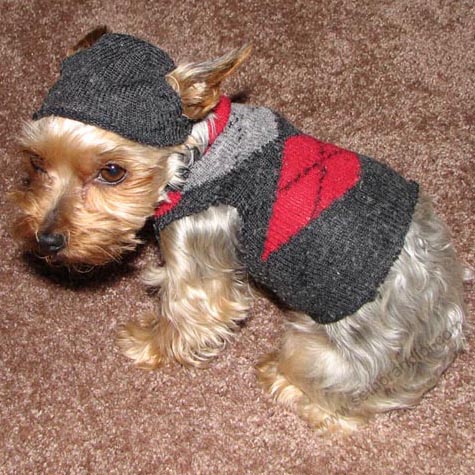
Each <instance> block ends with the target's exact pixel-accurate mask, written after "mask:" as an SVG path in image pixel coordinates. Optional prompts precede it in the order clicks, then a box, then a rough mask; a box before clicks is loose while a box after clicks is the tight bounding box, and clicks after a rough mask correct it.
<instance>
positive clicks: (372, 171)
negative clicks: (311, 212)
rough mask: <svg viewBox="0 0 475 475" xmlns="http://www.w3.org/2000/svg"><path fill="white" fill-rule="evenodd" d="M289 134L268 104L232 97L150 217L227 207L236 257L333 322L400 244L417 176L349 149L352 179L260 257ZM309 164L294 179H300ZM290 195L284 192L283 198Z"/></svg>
mask: <svg viewBox="0 0 475 475" xmlns="http://www.w3.org/2000/svg"><path fill="white" fill-rule="evenodd" d="M292 137H304V136H303V135H302V134H301V133H300V132H299V131H298V130H297V129H296V128H294V127H293V126H292V125H291V124H290V123H288V122H287V121H286V120H285V119H283V118H282V117H280V116H278V115H276V114H275V113H273V112H272V111H270V110H269V109H265V108H254V107H248V106H242V105H237V104H233V106H232V113H231V116H230V119H229V121H228V124H227V126H226V128H225V129H224V131H223V132H222V133H221V134H220V135H219V136H218V138H217V139H216V141H215V142H214V143H213V144H212V146H211V147H210V149H209V151H208V152H207V153H206V154H205V155H204V156H203V157H202V158H201V159H200V160H199V161H198V162H196V163H195V164H194V165H193V167H192V168H191V170H190V172H189V175H188V177H187V182H186V183H185V185H184V187H183V190H182V191H181V193H180V195H179V199H175V201H176V204H175V205H174V206H170V205H169V204H165V205H163V206H164V209H166V211H165V212H162V210H161V208H160V207H159V208H158V209H157V213H156V217H155V223H154V225H155V229H156V231H157V234H158V233H159V232H160V231H161V230H162V229H164V228H165V227H166V226H167V225H168V224H170V223H171V222H173V221H174V220H177V219H180V218H182V217H184V216H189V215H192V214H195V213H198V212H200V211H203V210H205V209H207V208H209V207H210V206H213V205H218V204H225V205H230V206H233V207H235V208H236V209H237V210H238V213H239V215H240V218H241V220H242V225H241V232H240V244H241V259H242V262H243V263H244V264H245V265H246V267H247V270H248V272H249V273H250V275H251V276H252V277H253V278H254V279H255V280H256V281H257V282H258V283H260V284H263V285H264V286H266V287H267V288H268V289H269V290H271V291H272V292H274V293H275V295H276V296H277V297H278V299H280V300H281V302H283V303H284V304H286V305H287V306H288V307H290V308H292V309H294V310H299V311H302V312H305V313H307V314H308V315H310V316H311V317H312V318H313V319H315V320H316V321H317V322H319V323H332V322H335V321H338V320H340V319H341V318H343V317H345V316H347V315H350V314H352V313H354V312H355V311H356V310H358V309H359V308H360V307H361V306H362V305H364V304H365V303H367V302H371V301H373V300H374V299H375V298H376V296H377V291H378V288H379V286H380V285H381V284H382V283H383V281H384V279H385V278H386V276H387V274H388V272H389V270H390V268H391V266H392V265H393V263H394V261H395V259H397V257H398V256H399V254H400V252H401V249H402V246H403V244H404V239H405V236H406V233H407V230H408V228H409V225H410V223H411V219H412V214H413V210H414V207H415V204H416V202H417V198H418V185H417V184H416V183H414V182H409V181H406V180H405V179H404V178H402V177H401V176H400V175H398V174H397V173H396V172H394V171H393V170H391V169H390V168H389V167H387V166H385V165H383V164H381V163H378V162H376V161H374V160H372V159H370V158H367V157H363V156H359V155H356V154H353V155H355V157H356V159H357V160H358V162H359V166H360V169H359V175H358V180H357V182H356V183H355V184H354V186H352V187H351V189H349V190H348V191H347V192H346V193H345V194H344V195H343V196H341V197H340V198H339V199H337V200H336V201H334V202H333V203H332V204H331V206H330V207H328V208H327V209H326V210H325V211H323V212H322V213H321V214H320V215H319V216H318V217H316V218H315V219H313V220H309V222H308V223H307V225H306V226H305V227H304V228H303V229H301V230H300V231H298V232H296V233H295V234H294V235H293V236H292V237H291V238H289V239H288V241H287V242H285V243H283V244H282V245H281V246H280V247H279V248H278V249H277V250H275V251H274V252H271V253H270V255H269V256H268V258H264V254H263V252H264V248H265V245H266V244H265V243H266V240H268V239H269V233H270V231H269V229H270V222H271V220H272V216H273V213H275V207H276V200H277V195H278V193H279V191H278V187H279V186H280V176H281V174H282V173H283V166H282V164H283V160H282V155H283V151H284V149H285V146H286V143H288V140H289V139H290V138H292ZM316 142H317V141H316ZM325 147H326V144H323V143H321V150H322V151H321V152H320V151H318V150H317V154H319V153H326V152H325V151H324V149H325ZM331 147H334V146H331ZM332 150H334V151H336V153H338V150H341V149H338V148H337V147H334V148H333V149H332ZM303 152H304V153H305V151H303ZM332 153H335V152H332ZM329 158H330V159H331V158H332V157H331V156H330V157H329ZM296 159H297V161H298V160H299V157H298V156H297V157H296ZM316 163H318V160H316ZM310 168H311V167H308V168H306V169H304V170H303V171H302V174H301V176H298V177H297V178H298V179H303V180H304V179H305V177H303V176H302V175H304V174H305V173H308V172H310V171H311V170H310ZM325 172H326V170H325V169H323V170H322V175H321V176H324V173H325ZM342 173H343V171H342ZM308 176H310V175H308ZM310 186H314V187H319V186H320V184H319V183H318V182H315V183H313V184H310ZM283 192H286V190H283ZM280 193H282V189H281V190H280ZM297 194H298V191H296V196H297ZM175 198H176V195H175ZM293 198H294V196H293V195H292V193H290V194H289V197H288V198H286V199H290V200H292V199H293ZM303 199H304V200H305V197H303ZM318 199H319V196H318V195H317V200H318ZM296 200H297V201H296V203H297V204H296V206H295V207H293V208H292V211H291V214H299V213H300V212H301V207H300V206H298V201H299V200H301V196H297V198H296ZM300 203H301V204H304V203H303V202H302V201H300ZM290 218H291V216H287V218H286V217H285V216H283V217H282V221H281V222H280V223H277V224H276V226H277V228H279V226H281V227H282V228H285V227H286V226H287V224H288V223H287V222H286V221H287V219H290ZM274 225H275V223H274ZM277 231H279V229H277Z"/></svg>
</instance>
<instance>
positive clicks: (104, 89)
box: [33, 34, 193, 147]
mask: <svg viewBox="0 0 475 475" xmlns="http://www.w3.org/2000/svg"><path fill="white" fill-rule="evenodd" d="M174 68H175V64H174V62H173V61H172V59H171V58H170V57H169V56H168V55H167V54H166V53H165V52H164V51H162V50H161V49H160V48H158V47H156V46H154V45H152V44H150V43H147V42H146V41H142V40H140V39H137V38H135V37H132V36H129V35H123V34H107V35H104V36H102V37H101V38H100V39H99V40H98V41H97V42H96V43H95V44H94V45H93V46H92V47H90V48H88V49H85V50H83V51H80V52H78V53H76V54H75V55H73V56H71V57H69V58H67V59H65V60H64V61H63V63H62V67H61V76H60V78H59V79H58V81H57V82H56V83H55V84H54V86H53V87H52V88H51V90H50V91H49V92H48V95H47V96H46V99H45V101H44V102H43V105H42V106H41V108H40V109H39V110H38V111H37V112H36V113H35V114H34V115H33V119H35V120H37V119H41V118H42V117H46V116H51V115H56V116H60V117H65V118H68V119H73V120H78V121H80V122H84V123H86V124H91V125H95V126H98V127H101V128H103V129H106V130H110V131H112V132H115V133H117V134H119V135H121V136H123V137H126V138H128V139H130V140H133V141H136V142H139V143H143V144H147V145H153V146H158V147H165V146H171V145H177V144H179V143H183V142H184V140H185V139H186V137H187V136H188V135H189V134H190V132H191V128H192V126H193V122H192V121H191V120H190V119H188V118H187V117H185V116H184V115H183V111H182V106H181V100H180V97H179V96H178V94H177V93H176V92H175V91H174V90H173V89H172V88H171V86H170V85H169V84H168V83H167V81H166V80H165V76H166V75H167V74H168V73H170V72H171V71H172V70H173V69H174Z"/></svg>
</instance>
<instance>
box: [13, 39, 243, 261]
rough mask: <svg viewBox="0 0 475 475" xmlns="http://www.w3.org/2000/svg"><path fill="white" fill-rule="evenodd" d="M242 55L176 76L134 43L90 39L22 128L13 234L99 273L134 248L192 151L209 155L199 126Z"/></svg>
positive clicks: (52, 256)
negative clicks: (23, 175) (21, 173)
mask: <svg viewBox="0 0 475 475" xmlns="http://www.w3.org/2000/svg"><path fill="white" fill-rule="evenodd" d="M248 54H249V48H241V49H238V50H235V51H232V52H231V53H229V54H227V55H225V56H223V57H221V58H219V59H217V60H214V61H208V62H203V63H191V64H183V65H179V66H178V67H175V65H174V64H173V62H172V60H171V59H170V58H169V57H168V55H167V54H166V53H164V52H163V51H162V50H160V49H159V48H157V47H155V46H152V45H150V44H149V43H146V42H143V41H141V40H138V39H137V38H133V37H130V36H127V35H113V34H108V33H106V32H105V31H99V32H97V31H96V32H94V33H92V34H89V35H88V36H87V37H86V38H85V39H84V40H82V41H81V42H80V43H79V44H78V47H77V48H76V49H75V50H74V51H73V54H72V56H70V57H69V58H67V59H66V60H65V61H64V62H63V66H62V70H61V76H60V79H59V80H58V82H57V83H56V84H55V85H54V86H53V88H52V89H51V90H50V91H49V93H48V95H47V97H46V99H45V101H44V103H43V105H42V106H41V108H40V109H39V111H37V112H36V113H35V115H34V120H32V121H29V122H27V123H26V124H25V126H24V128H23V132H22V134H21V137H20V144H21V147H22V149H23V152H24V155H25V157H26V159H25V163H26V169H27V174H28V178H27V179H26V180H25V183H24V186H22V187H21V188H20V189H18V190H17V191H16V192H14V194H13V196H14V200H15V201H16V203H17V204H18V205H19V207H20V209H21V213H22V214H21V216H20V217H19V218H18V220H17V221H16V222H15V224H14V233H15V235H16V236H17V237H18V238H20V239H21V240H22V241H23V242H24V243H25V245H26V247H27V248H28V249H30V250H32V251H33V252H35V253H37V254H39V255H41V256H45V257H46V258H47V259H48V260H52V261H60V262H64V263H66V264H93V265H96V264H103V263H106V262H108V261H111V260H115V259H118V258H119V256H121V255H122V254H123V253H124V252H125V251H128V250H131V249H133V248H135V246H136V245H137V243H138V239H137V232H138V231H139V230H140V229H141V228H142V227H143V226H144V224H145V221H146V220H147V218H148V217H149V216H151V215H152V214H153V212H154V210H155V208H156V206H157V204H158V203H159V202H160V201H163V200H164V199H166V189H167V185H169V186H170V185H171V186H174V185H178V184H179V183H180V180H181V172H182V171H183V168H186V166H187V164H188V162H189V158H188V155H189V151H190V148H198V149H200V150H203V148H204V147H205V146H206V136H205V135H206V134H203V132H202V131H203V130H204V129H203V127H201V132H200V133H194V131H196V130H197V129H199V127H197V124H200V123H203V120H204V119H205V118H206V117H207V116H208V114H209V112H210V111H211V110H212V109H213V108H214V107H215V106H216V104H217V102H218V101H219V98H220V94H221V93H220V85H221V82H222V81H223V80H224V79H225V78H226V77H227V76H228V75H229V74H230V73H231V72H232V71H233V70H234V69H235V68H236V67H237V66H238V65H239V64H240V63H241V62H242V61H243V60H244V59H245V58H246V57H247V55H248Z"/></svg>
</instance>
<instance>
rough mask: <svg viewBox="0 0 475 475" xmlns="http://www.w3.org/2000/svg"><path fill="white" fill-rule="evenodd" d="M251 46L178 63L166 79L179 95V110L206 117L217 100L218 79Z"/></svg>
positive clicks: (239, 62) (226, 72) (191, 115)
mask: <svg viewBox="0 0 475 475" xmlns="http://www.w3.org/2000/svg"><path fill="white" fill-rule="evenodd" d="M251 49H252V48H251V46H243V47H242V48H238V49H235V50H233V51H231V52H229V53H228V54H225V55H224V56H222V57H220V58H218V59H215V60H211V61H206V62H203V63H190V64H183V65H179V66H178V67H177V68H176V69H175V70H173V71H172V72H171V73H170V74H168V75H167V81H168V83H169V84H170V85H171V86H172V87H173V89H174V90H175V91H176V92H177V93H178V94H179V95H180V97H181V101H182V106H183V114H184V115H186V116H187V117H188V118H190V119H193V120H199V119H203V118H204V117H206V115H207V114H208V112H209V111H210V110H211V109H213V108H214V107H215V106H216V104H217V103H218V102H219V98H220V95H221V92H220V86H221V83H222V82H223V80H224V79H226V77H228V76H229V75H230V74H231V73H232V72H233V71H234V70H235V69H236V68H237V67H238V66H239V65H240V64H241V63H242V62H243V61H244V60H245V59H246V58H247V57H248V56H249V53H250V52H251Z"/></svg>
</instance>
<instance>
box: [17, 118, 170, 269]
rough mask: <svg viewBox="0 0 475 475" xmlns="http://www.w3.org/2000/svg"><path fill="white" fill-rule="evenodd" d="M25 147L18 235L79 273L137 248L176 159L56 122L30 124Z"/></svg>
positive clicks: (69, 123)
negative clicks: (79, 268)
mask: <svg viewBox="0 0 475 475" xmlns="http://www.w3.org/2000/svg"><path fill="white" fill-rule="evenodd" d="M21 144H22V147H23V149H24V154H25V158H26V160H25V161H26V168H27V173H28V178H27V179H26V180H25V184H24V186H23V188H22V189H20V190H18V191H16V192H15V193H14V199H15V201H16V203H17V204H18V205H19V207H20V208H21V211H22V214H21V216H20V217H19V218H18V220H17V221H16V223H15V224H14V231H15V234H16V236H17V237H19V238H21V239H22V240H23V241H24V242H25V244H26V247H27V248H29V249H30V250H32V251H33V252H35V253H37V254H39V255H41V256H45V257H46V258H47V259H48V260H51V261H60V262H64V263H66V264H73V265H74V264H79V263H81V264H83V263H86V264H92V265H96V264H103V263H105V262H108V261H111V260H115V259H117V258H118V257H119V256H120V255H121V254H122V253H123V252H125V251H128V250H131V249H133V248H134V247H135V246H136V244H137V242H138V240H137V238H136V234H137V232H138V231H139V230H140V229H141V228H142V227H143V225H144V223H145V220H146V219H147V217H148V216H150V215H151V214H153V211H154V208H155V206H156V203H157V202H158V201H159V198H160V196H161V194H163V190H164V188H165V185H166V183H167V182H168V181H170V178H171V177H170V174H171V173H172V172H171V171H170V170H169V166H168V165H169V161H168V160H167V157H169V156H170V154H172V153H173V152H175V150H170V149H155V148H152V147H148V146H143V145H140V144H136V143H134V142H130V141H128V140H126V139H123V138H121V137H119V136H118V135H116V134H114V133H112V132H106V131H103V130H101V129H98V128H96V127H93V126H90V125H85V124H82V123H79V122H75V121H72V120H69V119H63V118H58V117H48V118H44V119H41V120H39V121H36V122H30V123H28V124H26V125H25V127H24V131H23V134H22V138H21Z"/></svg>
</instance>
